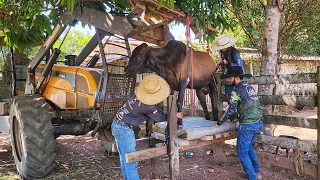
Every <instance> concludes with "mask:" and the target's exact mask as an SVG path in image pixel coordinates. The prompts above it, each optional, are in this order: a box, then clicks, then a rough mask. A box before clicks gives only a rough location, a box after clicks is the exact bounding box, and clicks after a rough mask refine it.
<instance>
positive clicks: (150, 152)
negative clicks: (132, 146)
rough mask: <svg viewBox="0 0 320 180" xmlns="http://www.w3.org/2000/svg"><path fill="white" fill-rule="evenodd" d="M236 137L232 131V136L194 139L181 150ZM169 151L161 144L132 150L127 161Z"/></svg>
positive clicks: (161, 154)
mask: <svg viewBox="0 0 320 180" xmlns="http://www.w3.org/2000/svg"><path fill="white" fill-rule="evenodd" d="M233 138H235V132H233V133H232V136H230V137H227V138H220V139H214V140H212V141H202V140H192V141H189V145H187V146H181V147H180V151H186V150H190V149H195V148H199V147H203V146H208V145H212V144H213V143H217V142H223V141H226V140H229V139H233ZM166 153H167V147H166V146H160V147H156V148H149V149H144V150H140V151H136V152H131V153H127V154H126V162H127V163H132V162H136V161H143V160H147V159H151V158H155V157H160V156H163V155H165V154H166Z"/></svg>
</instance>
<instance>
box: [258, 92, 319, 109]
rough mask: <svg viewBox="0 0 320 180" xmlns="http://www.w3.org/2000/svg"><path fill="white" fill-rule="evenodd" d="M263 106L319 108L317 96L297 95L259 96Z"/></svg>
mask: <svg viewBox="0 0 320 180" xmlns="http://www.w3.org/2000/svg"><path fill="white" fill-rule="evenodd" d="M259 100H260V102H261V104H265V105H288V106H293V107H303V106H307V107H317V97H316V96H295V95H259Z"/></svg>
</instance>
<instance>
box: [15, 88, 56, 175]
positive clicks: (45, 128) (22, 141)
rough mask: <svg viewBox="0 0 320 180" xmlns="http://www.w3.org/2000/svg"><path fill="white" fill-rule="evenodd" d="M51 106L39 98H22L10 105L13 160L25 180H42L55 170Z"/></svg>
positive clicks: (22, 96) (19, 97) (16, 99)
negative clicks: (39, 179) (41, 179)
mask: <svg viewBox="0 0 320 180" xmlns="http://www.w3.org/2000/svg"><path fill="white" fill-rule="evenodd" d="M48 108H49V105H48V104H47V103H46V102H45V99H44V98H43V97H41V96H40V95H37V94H34V95H21V96H16V97H14V98H13V101H12V104H11V106H10V134H11V145H12V153H13V157H14V161H15V164H16V167H17V170H18V173H19V174H20V176H21V178H22V179H35V178H41V177H44V176H45V175H47V174H48V173H50V172H51V171H52V170H53V169H54V167H55V157H56V153H55V146H56V141H55V138H54V127H53V126H52V122H51V119H52V115H51V114H50V113H49V111H48Z"/></svg>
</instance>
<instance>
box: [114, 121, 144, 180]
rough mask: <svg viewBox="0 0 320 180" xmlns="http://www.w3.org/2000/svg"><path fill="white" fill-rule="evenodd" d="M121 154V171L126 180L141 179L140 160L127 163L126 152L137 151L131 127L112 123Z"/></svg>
mask: <svg viewBox="0 0 320 180" xmlns="http://www.w3.org/2000/svg"><path fill="white" fill-rule="evenodd" d="M111 129H112V135H113V136H114V138H115V140H116V143H117V148H118V152H119V156H120V166H121V173H122V176H123V178H124V180H140V177H139V173H138V169H137V166H138V162H133V163H126V154H127V153H129V152H135V151H136V139H135V136H134V132H133V130H132V129H131V128H129V127H127V126H125V125H122V124H120V123H117V122H113V123H112V125H111Z"/></svg>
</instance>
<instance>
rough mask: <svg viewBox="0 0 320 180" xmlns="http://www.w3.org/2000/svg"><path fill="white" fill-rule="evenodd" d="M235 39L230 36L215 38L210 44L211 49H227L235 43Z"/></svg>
mask: <svg viewBox="0 0 320 180" xmlns="http://www.w3.org/2000/svg"><path fill="white" fill-rule="evenodd" d="M236 41H237V40H236V38H235V37H233V36H231V35H221V36H219V37H217V38H216V39H215V40H214V41H213V44H212V49H214V50H221V49H224V48H228V47H230V46H232V45H234V44H235V43H236Z"/></svg>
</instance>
